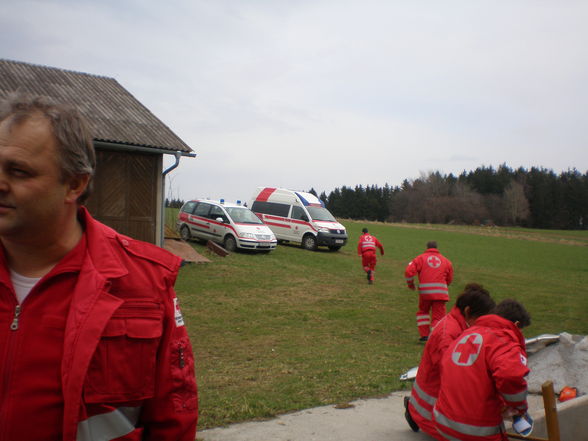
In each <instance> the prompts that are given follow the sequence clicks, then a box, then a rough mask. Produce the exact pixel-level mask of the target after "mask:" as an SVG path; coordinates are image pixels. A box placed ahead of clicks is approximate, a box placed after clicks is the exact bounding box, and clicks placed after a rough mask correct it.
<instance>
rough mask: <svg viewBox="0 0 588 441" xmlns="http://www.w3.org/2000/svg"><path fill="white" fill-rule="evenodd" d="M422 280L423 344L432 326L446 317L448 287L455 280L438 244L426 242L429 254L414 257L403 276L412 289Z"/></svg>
mask: <svg viewBox="0 0 588 441" xmlns="http://www.w3.org/2000/svg"><path fill="white" fill-rule="evenodd" d="M417 275H418V278H419V308H418V311H417V313H416V320H417V328H418V331H419V335H420V341H427V339H428V338H429V333H430V331H431V327H432V326H435V324H436V323H437V322H438V321H439V320H441V319H442V318H443V316H444V315H445V313H446V310H445V304H446V303H447V302H448V301H449V288H448V286H449V285H450V284H451V282H452V281H453V265H452V264H451V262H450V261H449V259H447V258H446V257H444V256H443V255H442V254H441V253H440V252H439V250H438V249H437V242H435V241H431V242H428V243H427V251H425V252H424V253H423V254H421V255H420V256H417V257H415V258H414V259H413V260H412V261H411V262H410V263H409V264H408V266H407V267H406V270H405V272H404V276H405V278H406V284H407V286H408V288H409V289H412V290H413V291H414V290H415V289H416V288H415V284H414V278H415V276H417Z"/></svg>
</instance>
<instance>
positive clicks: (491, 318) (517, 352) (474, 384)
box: [434, 314, 529, 441]
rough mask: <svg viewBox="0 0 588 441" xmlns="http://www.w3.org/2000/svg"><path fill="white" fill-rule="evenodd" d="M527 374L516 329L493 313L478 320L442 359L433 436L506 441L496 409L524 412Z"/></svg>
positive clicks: (521, 340)
mask: <svg viewBox="0 0 588 441" xmlns="http://www.w3.org/2000/svg"><path fill="white" fill-rule="evenodd" d="M528 373H529V368H528V367H527V353H526V351H525V339H524V338H523V335H522V334H521V332H520V330H519V329H518V328H517V326H516V325H515V324H514V323H512V322H511V321H509V320H506V319H504V318H502V317H499V316H497V315H494V314H490V315H486V316H483V317H480V318H479V319H478V320H477V321H476V325H475V326H472V327H471V328H469V329H468V330H467V331H465V332H464V333H463V334H461V336H459V337H458V338H457V339H456V340H455V342H454V343H453V344H452V345H451V346H450V347H449V348H448V349H447V351H446V352H445V355H444V356H443V360H442V372H441V389H440V391H439V398H438V399H437V403H436V404H435V410H434V421H435V426H436V427H437V431H438V432H439V433H440V434H441V435H443V436H444V437H445V438H446V439H459V440H466V441H470V440H471V441H474V440H476V441H494V440H506V439H507V438H506V436H505V435H504V433H503V430H504V429H503V427H502V420H503V419H502V410H503V408H504V407H505V406H508V407H512V408H514V409H517V410H518V411H519V412H521V413H523V412H525V411H526V410H527V382H526V381H525V378H524V377H525V376H526V375H527V374H528Z"/></svg>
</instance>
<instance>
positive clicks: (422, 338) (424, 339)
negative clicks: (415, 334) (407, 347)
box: [419, 335, 429, 343]
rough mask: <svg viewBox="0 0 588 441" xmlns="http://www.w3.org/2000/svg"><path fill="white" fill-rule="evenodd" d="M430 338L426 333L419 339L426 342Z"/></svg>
mask: <svg viewBox="0 0 588 441" xmlns="http://www.w3.org/2000/svg"><path fill="white" fill-rule="evenodd" d="M428 339H429V337H428V336H426V335H425V336H424V337H421V338H419V341H422V342H423V343H424V342H426V341H427V340H428Z"/></svg>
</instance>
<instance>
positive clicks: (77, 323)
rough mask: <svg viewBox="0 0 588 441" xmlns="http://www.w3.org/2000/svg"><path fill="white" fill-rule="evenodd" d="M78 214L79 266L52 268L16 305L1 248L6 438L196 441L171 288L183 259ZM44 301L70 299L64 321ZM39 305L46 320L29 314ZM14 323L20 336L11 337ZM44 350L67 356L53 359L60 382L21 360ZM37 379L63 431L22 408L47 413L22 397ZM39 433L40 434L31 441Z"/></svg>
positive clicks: (187, 355)
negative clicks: (49, 339) (43, 340)
mask: <svg viewBox="0 0 588 441" xmlns="http://www.w3.org/2000/svg"><path fill="white" fill-rule="evenodd" d="M79 215H80V220H81V222H82V224H83V225H84V229H85V232H84V239H83V241H84V243H85V245H86V246H85V247H83V248H79V249H78V250H77V251H76V252H78V253H79V255H80V257H81V258H82V260H81V262H78V264H77V266H76V265H73V266H71V267H68V268H63V266H62V267H61V268H60V269H59V270H58V271H57V272H58V273H59V274H54V272H53V270H52V272H50V273H49V274H47V275H46V276H45V277H43V279H42V280H41V281H40V282H38V284H37V285H36V286H35V287H34V288H33V290H32V291H31V293H30V294H29V296H28V297H27V298H26V299H25V300H24V301H23V303H22V305H20V306H18V307H17V306H16V304H17V302H16V297H15V295H14V292H12V293H10V288H11V285H10V286H9V282H7V281H6V280H7V277H8V281H9V280H10V279H9V276H7V275H6V274H7V270H6V263H5V259H4V255H3V253H2V252H1V247H0V254H1V256H0V257H1V259H0V262H1V263H2V266H1V267H0V288H1V289H2V290H3V292H1V293H0V294H1V295H0V323H1V324H2V328H3V329H2V330H0V357H2V360H7V359H9V360H11V362H12V363H11V365H10V366H7V365H5V364H3V365H1V366H0V373H1V374H2V375H1V377H2V378H4V380H3V381H4V383H3V384H2V385H1V386H0V387H2V388H3V390H2V402H1V403H0V440H1V441H10V440H14V439H19V441H28V440H31V439H34V440H37V439H47V440H54V439H55V440H63V441H94V440H98V439H99V440H115V439H116V440H118V439H119V438H120V439H121V440H122V439H124V440H125V441H134V440H181V441H193V440H194V439H195V432H196V420H197V392H196V381H195V377H194V360H193V355H192V349H191V345H190V342H189V340H188V335H187V332H186V328H185V326H184V324H183V319H182V316H181V313H180V310H179V307H178V305H177V299H176V296H175V293H174V290H173V285H174V282H175V279H176V276H177V271H178V268H179V265H180V262H181V260H180V259H179V258H178V257H177V256H174V255H173V254H171V253H169V252H167V251H165V250H163V249H161V248H158V247H155V246H153V245H151V244H147V243H144V242H140V241H136V240H133V239H131V238H129V237H126V236H123V235H120V234H118V233H117V232H115V231H114V230H112V229H110V228H108V227H106V226H105V225H103V224H101V223H99V222H97V221H95V220H94V219H92V218H91V217H90V215H89V214H88V213H87V211H86V210H85V209H84V208H82V209H81V210H80V213H79ZM66 257H67V256H66ZM64 259H65V258H64ZM57 267H59V264H58V266H57ZM57 267H56V268H57ZM67 280H70V282H67ZM71 280H73V283H72V282H71ZM60 287H61V288H60ZM7 293H8V294H12V295H7ZM43 294H52V295H58V296H61V297H65V298H67V302H68V303H67V309H65V312H67V315H66V316H67V320H65V317H61V316H56V315H55V313H56V312H55V311H52V308H53V304H54V303H59V302H57V301H56V302H52V301H51V299H48V298H47V297H48V296H47V295H45V296H43ZM15 307H17V308H20V315H19V314H15ZM40 307H42V308H44V309H45V311H46V312H47V314H50V315H46V316H43V317H39V316H38V315H33V314H32V313H33V310H35V308H37V309H38V308H40ZM27 312H28V314H27ZM51 314H52V315H51ZM15 321H16V322H17V323H18V326H17V328H16V329H15V330H9V331H7V332H6V331H5V330H7V329H8V328H9V323H11V322H12V323H14V322H15ZM40 322H46V327H45V328H39V327H35V324H36V323H40ZM30 329H35V331H34V332H37V333H38V332H39V329H45V331H43V332H47V333H53V335H54V340H53V341H54V342H55V343H54V345H53V346H51V347H41V346H39V344H37V345H35V342H36V341H37V340H38V339H37V338H35V335H31V332H32V331H29V330H30ZM37 335H38V334H37ZM25 342H26V348H25V347H23V345H25ZM59 343H60V344H59ZM57 346H59V347H57ZM34 351H36V352H34ZM45 352H46V353H50V354H53V355H52V357H53V358H55V354H56V355H57V357H61V359H60V360H59V359H57V360H52V364H53V365H55V364H57V366H59V365H60V366H61V367H60V368H59V367H58V368H57V369H54V370H55V371H56V375H55V376H53V375H44V373H42V372H39V371H38V369H39V367H38V366H27V365H26V364H24V363H23V362H22V359H23V357H25V355H24V354H31V353H33V354H42V353H45ZM52 364H51V363H48V365H52ZM13 366H16V367H13ZM27 374H28V376H27ZM33 378H34V381H36V382H37V383H38V384H39V388H42V389H43V393H42V394H39V395H40V396H49V397H50V400H48V401H49V402H51V405H52V408H51V409H48V410H47V412H48V413H51V412H53V413H52V414H55V412H56V410H55V409H57V412H59V415H60V416H61V414H62V416H63V418H59V421H60V422H61V421H62V426H61V424H57V425H56V426H55V427H37V426H39V425H38V424H36V421H38V420H39V418H41V417H42V415H39V418H37V415H30V414H28V413H27V412H26V408H27V406H26V403H23V401H24V400H26V401H27V402H28V403H30V406H31V408H32V409H35V410H36V411H37V412H39V413H43V409H44V408H43V407H42V406H39V405H36V403H35V402H34V400H36V399H37V396H36V395H34V394H33V395H30V396H26V397H23V396H22V394H21V390H20V389H23V388H26V387H27V386H26V383H27V382H28V380H30V379H33ZM45 390H47V391H51V393H46V392H45ZM53 396H57V397H58V399H54V398H51V397H53ZM6 397H11V398H10V399H6ZM52 421H53V420H52ZM31 423H33V424H35V430H34V431H33V430H31V428H32V427H33V426H31ZM60 426H61V427H60ZM27 427H28V428H29V429H27ZM43 430H46V436H42V431H43ZM40 431H41V432H40ZM33 432H34V433H35V434H37V435H35V436H33V435H30V436H29V433H33ZM39 433H41V435H38V434H39ZM14 436H18V438H14ZM123 437H124V438H123Z"/></svg>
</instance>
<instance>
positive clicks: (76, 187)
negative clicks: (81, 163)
mask: <svg viewBox="0 0 588 441" xmlns="http://www.w3.org/2000/svg"><path fill="white" fill-rule="evenodd" d="M89 182H90V175H75V176H72V177H71V178H69V181H68V188H67V194H66V195H65V202H67V203H70V204H75V203H77V201H78V198H79V197H80V196H81V195H82V194H83V193H84V191H85V190H86V188H87V187H88V184H89Z"/></svg>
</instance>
